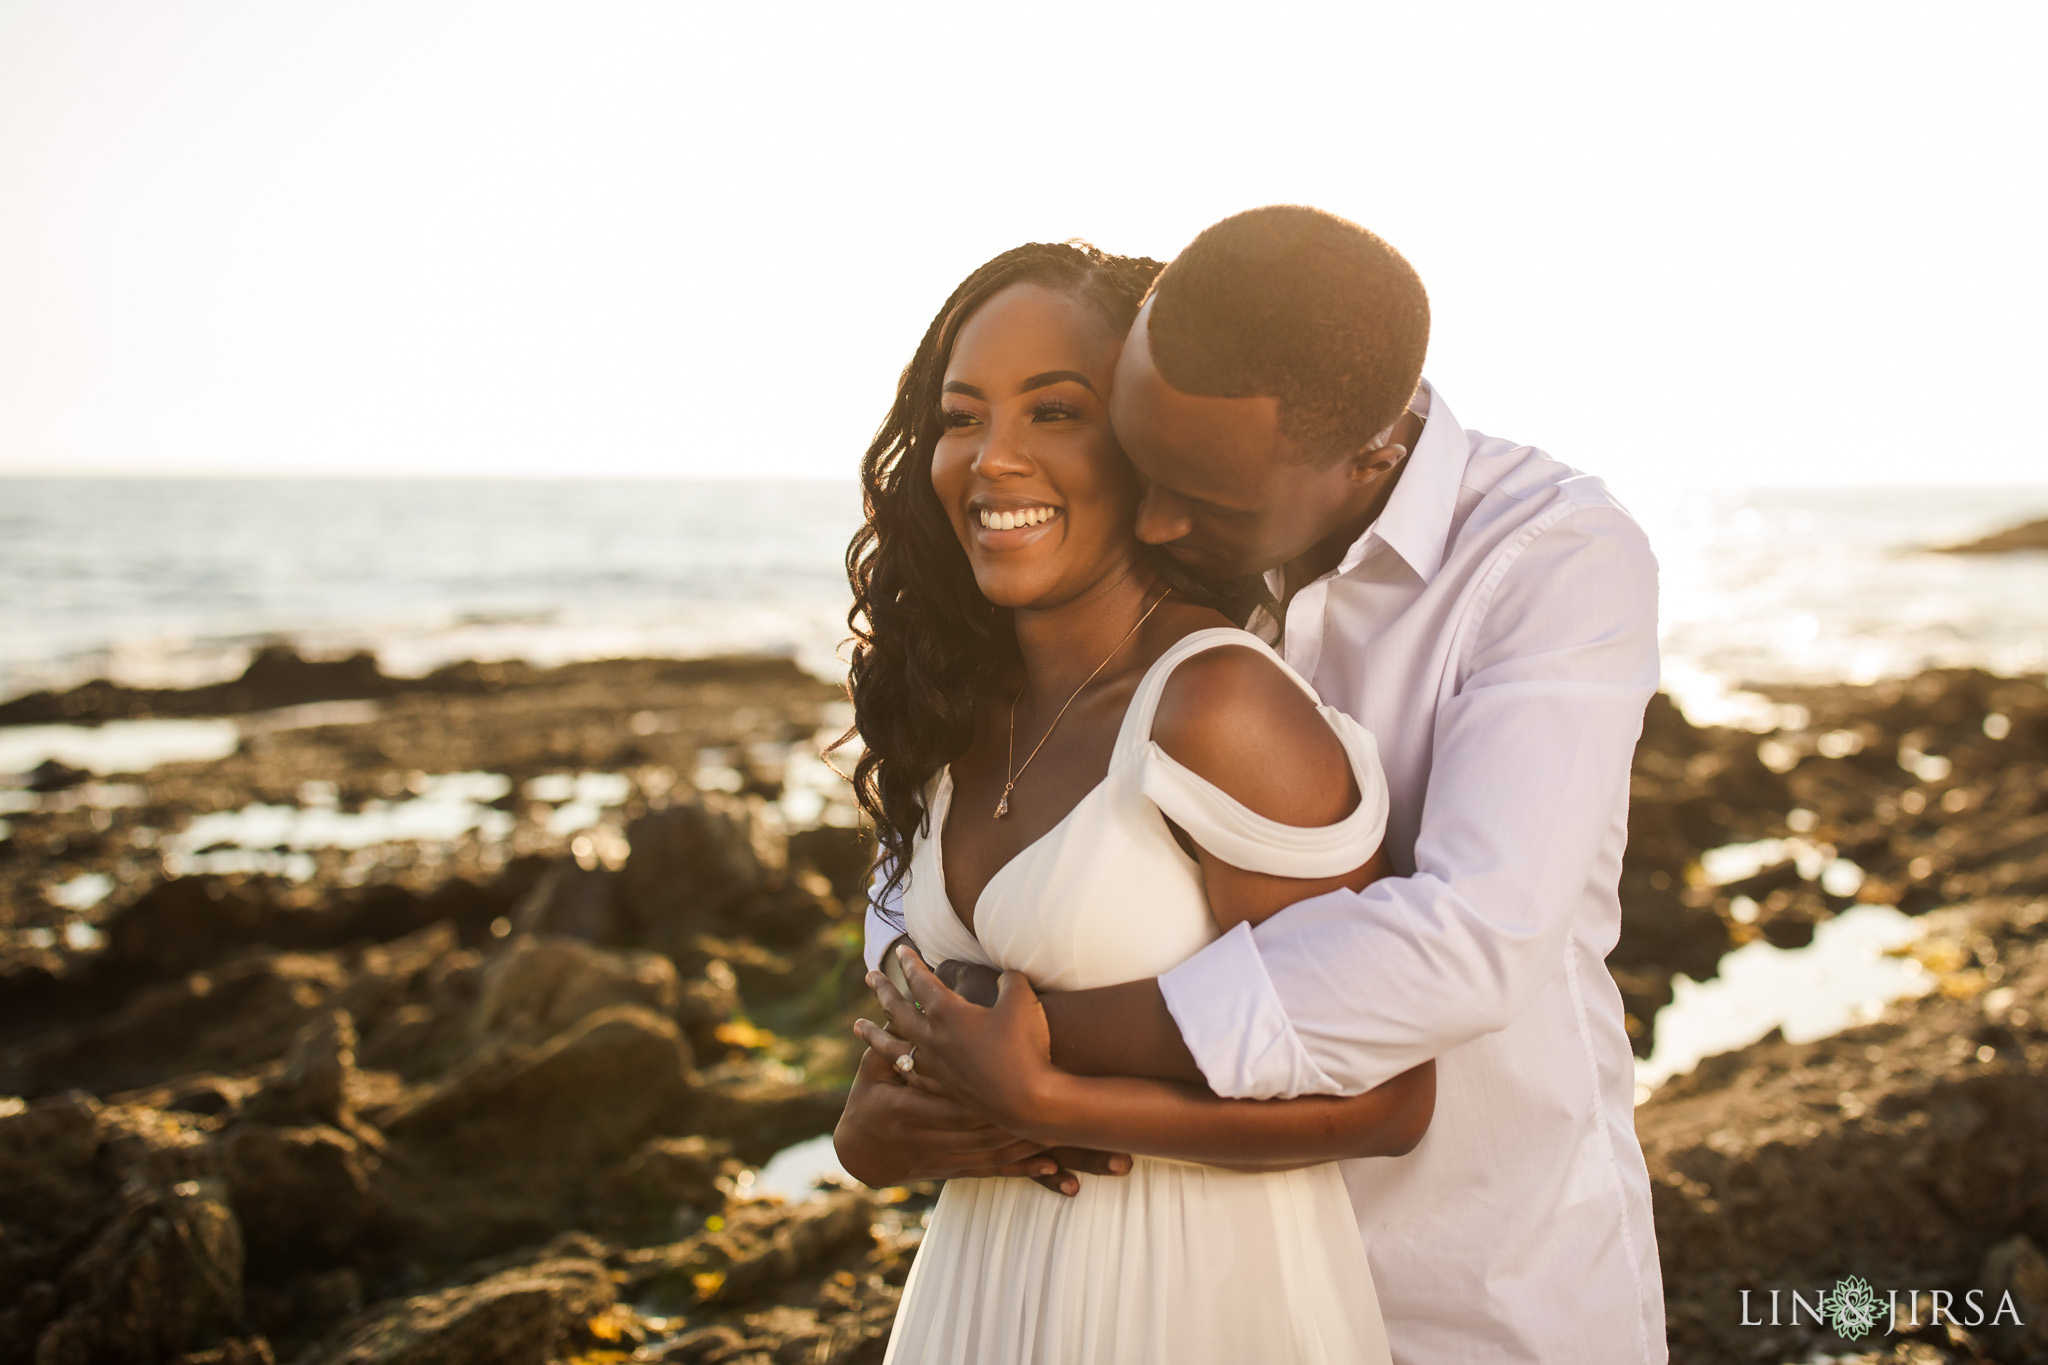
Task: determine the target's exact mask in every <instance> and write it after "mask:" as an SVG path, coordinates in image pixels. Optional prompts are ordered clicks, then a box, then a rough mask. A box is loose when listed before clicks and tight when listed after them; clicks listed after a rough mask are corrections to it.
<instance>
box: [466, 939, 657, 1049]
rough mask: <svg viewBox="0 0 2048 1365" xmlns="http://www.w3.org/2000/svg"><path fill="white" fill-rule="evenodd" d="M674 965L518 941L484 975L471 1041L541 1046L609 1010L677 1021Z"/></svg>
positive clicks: (553, 942) (652, 957)
mask: <svg viewBox="0 0 2048 1365" xmlns="http://www.w3.org/2000/svg"><path fill="white" fill-rule="evenodd" d="M681 999H682V984H681V982H680V980H679V979H678V977H677V974H676V968H675V964H674V963H673V962H671V961H670V960H669V959H668V958H666V957H663V956H661V955H660V954H658V953H647V952H636V951H608V950H606V949H602V948H595V947H592V946H591V945H589V944H587V943H579V942H577V941H575V940H574V939H566V938H532V937H524V936H522V937H519V938H515V939H513V940H512V941H511V942H510V943H509V944H507V945H506V947H505V949H504V950H503V951H502V952H500V953H499V954H498V955H497V956H496V957H494V958H493V959H491V961H490V962H489V963H488V964H487V965H486V966H485V967H484V969H483V976H482V981H481V993H480V995H479V997H478V999H477V1003H476V1008H475V1010H474V1012H473V1014H472V1016H471V1019H470V1024H469V1031H470V1036H471V1037H472V1038H473V1039H475V1040H477V1041H478V1043H479V1044H482V1043H484V1042H486V1041H506V1042H525V1043H537V1042H541V1041H544V1040H546V1039H548V1038H552V1037H554V1036H555V1035H556V1034H557V1033H560V1032H561V1031H562V1030H563V1029H565V1028H567V1027H569V1026H570V1025H571V1024H574V1023H575V1022H577V1021H578V1020H580V1019H582V1018H584V1017H585V1016H587V1015H590V1014H593V1013H595V1012H596V1011H598V1010H601V1009H605V1008H607V1007H609V1006H612V1005H639V1006H642V1007H644V1008H646V1009H648V1010H651V1011H653V1012H654V1013H656V1014H661V1015H673V1014H674V1013H675V1011H676V1008H677V1006H678V1004H679V1003H680V1002H681Z"/></svg>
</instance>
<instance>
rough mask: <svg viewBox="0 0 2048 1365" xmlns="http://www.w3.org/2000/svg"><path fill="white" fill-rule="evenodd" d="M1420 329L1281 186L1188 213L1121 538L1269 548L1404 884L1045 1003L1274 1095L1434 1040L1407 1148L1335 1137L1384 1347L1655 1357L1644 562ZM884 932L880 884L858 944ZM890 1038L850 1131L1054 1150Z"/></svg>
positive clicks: (1094, 1062) (1652, 660)
mask: <svg viewBox="0 0 2048 1365" xmlns="http://www.w3.org/2000/svg"><path fill="white" fill-rule="evenodd" d="M1427 328H1428V305H1427V299H1426V297H1425V296H1424V294H1423V292H1422V287H1421V284H1420V281H1418V280H1416V279H1415V277H1414V273H1413V271H1412V270H1411V269H1410V268H1409V267H1408V265H1407V262H1406V261H1404V260H1402V259H1401V257H1400V256H1399V255H1398V254H1397V253H1395V252H1394V251H1393V250H1392V248H1391V247H1388V246H1387V245H1386V244H1385V243H1384V242H1381V241H1380V240H1379V239H1378V238H1376V237H1374V236H1372V235H1371V234H1370V233H1368V232H1366V231H1364V229H1362V228H1359V227H1357V226H1356V225H1354V224H1351V223H1347V222H1345V221H1343V220H1342V219H1338V218H1334V217H1332V216H1331V215H1328V214H1323V213H1320V212H1317V211H1315V210H1312V209H1304V208H1291V207H1280V208H1267V209H1258V210H1253V211H1251V212H1249V213H1244V214H1240V215H1237V216H1236V217H1234V218H1229V219H1226V220H1224V221H1223V222H1221V223H1218V224H1217V225H1215V226H1214V227H1212V228H1210V229H1208V230H1207V231H1205V232H1204V233H1203V234H1202V235H1201V236H1200V237H1198V238H1197V239H1196V240H1195V241H1194V242H1193V243H1192V244H1190V246H1189V247H1188V249H1187V250H1186V251H1185V252H1183V253H1182V254H1181V256H1180V257H1178V258H1177V259H1176V260H1175V261H1174V262H1173V264H1172V265H1170V266H1168V267H1167V269H1166V271H1165V272H1164V273H1163V274H1162V275H1161V276H1160V278H1159V280H1158V282H1157V284H1156V285H1155V286H1154V289H1153V293H1152V295H1151V297H1150V298H1149V299H1148V301H1147V303H1146V305H1145V307H1144V309H1143V310H1142V311H1141V312H1140V313H1139V315H1138V319H1137V321H1136V323H1135V324H1134V326H1133V327H1132V330H1131V333H1130V337H1129V339H1128V340H1127V342H1126V344H1125V348H1124V352H1123V356H1122V360H1121V362H1120V364H1119V367H1118V370H1117V376H1116V386H1115V390H1114V392H1113V394H1112V396H1111V404H1110V411H1111V418H1112V421H1113V422H1114V424H1115V428H1116V432H1117V435H1118V438H1119V440H1120V441H1121V442H1122V444H1123V446H1124V448H1125V450H1126V451H1127V452H1128V453H1129V455H1130V457H1131V459H1132V461H1133V462H1134V463H1135V464H1136V465H1137V467H1138V469H1139V470H1140V472H1141V473H1142V474H1143V475H1144V476H1145V478H1146V479H1147V480H1148V482H1149V489H1148V492H1147V493H1146V496H1145V500H1144V502H1143V504H1142V506H1141V508H1140V511H1139V517H1138V533H1139V535H1140V537H1141V538H1143V539H1144V540H1145V541H1147V542H1148V543H1151V544H1155V545H1160V546H1162V547H1164V548H1165V549H1166V550H1167V552H1168V553H1170V554H1172V555H1173V556H1174V557H1175V558H1177V559H1179V560H1180V561H1181V562H1183V563H1184V564H1185V565H1187V566H1188V567H1189V568H1191V569H1194V570H1195V571H1197V572H1199V573H1204V574H1208V575H1212V576H1229V575H1236V574H1242V573H1246V572H1264V573H1265V574H1266V576H1267V583H1268V585H1269V586H1270V587H1271V588H1272V589H1273V591H1274V595H1275V597H1276V599H1277V602H1278V606H1277V609H1276V611H1274V612H1272V613H1269V614H1268V615H1267V618H1266V619H1265V620H1264V621H1263V622H1262V623H1259V624H1263V626H1264V627H1265V628H1266V633H1267V634H1268V635H1269V637H1275V636H1276V637H1277V640H1278V643H1279V647H1280V648H1281V650H1282V652H1283V654H1284V655H1285V657H1286V658H1287V660H1288V662H1289V663H1290V664H1291V665H1292V666H1293V667H1294V668H1295V669H1296V670H1297V671H1298V672H1300V673H1301V674H1302V676H1304V677H1305V678H1307V679H1308V680H1309V681H1310V682H1311V683H1313V684H1314V685H1315V687H1316V690H1317V691H1318V692H1319V693H1320V694H1321V695H1322V697H1323V699H1324V701H1325V702H1327V703H1329V704H1330V705H1333V706H1336V707H1339V708H1341V709H1343V710H1345V711H1347V712H1348V713H1350V714H1351V715H1352V716H1354V717H1356V718H1357V719H1358V720H1359V721H1361V722H1362V723H1363V724H1365V726H1366V727H1367V728H1369V729H1370V730H1372V731H1373V732H1374V733H1375V735H1376V736H1377V737H1378V740H1379V744H1380V749H1381V754H1382V757H1383V760H1384V762H1385V765H1386V770H1387V779H1388V783H1389V786H1390V788H1391V792H1392V797H1393V811H1394V813H1393V816H1392V820H1391V823H1390V825H1389V828H1388V831H1387V836H1386V844H1385V848H1386V851H1387V852H1388V854H1389V856H1390V858H1391V860H1392V863H1393V865H1394V868H1395V871H1396V874H1397V875H1395V876H1392V877H1388V878H1385V879H1382V880H1380V881H1378V882H1375V883H1373V884H1372V885H1370V886H1368V887H1367V888H1366V889H1365V890H1364V891H1360V892H1350V891H1339V892H1335V893H1332V894H1329V895H1325V896H1321V897H1318V898H1316V899H1314V900H1310V901H1307V902H1304V903H1302V904H1300V905H1296V906H1293V907H1291V908H1289V909H1287V910H1285V911H1282V912H1281V913H1280V914H1278V915H1276V916H1274V917H1273V918H1272V919H1270V920H1268V921H1267V922H1265V923H1264V924H1263V925H1261V926H1259V927H1258V928H1256V929H1253V928H1249V927H1246V926H1244V925H1240V926H1238V927H1237V928H1236V929H1234V930H1233V931H1232V932H1230V933H1228V934H1225V935H1224V936H1222V937H1221V938H1219V939H1218V940H1216V941H1215V942H1214V943H1212V944H1210V945H1209V946H1208V947H1207V948H1205V949H1204V950H1203V951H1202V952H1200V953H1198V954H1196V955H1195V956H1194V957H1193V958H1191V959H1189V960H1188V961H1187V962H1186V963H1184V964H1182V965H1181V966H1179V967H1177V968H1175V969H1174V970H1173V971H1172V972H1170V973H1168V974H1167V975H1165V976H1163V977H1161V978H1159V979H1158V980H1156V981H1143V982H1133V983H1129V984H1128V985H1124V986H1116V987H1110V988H1107V989H1105V990H1100V991H1086V992H1075V993H1071V994H1068V995H1063V996H1048V997H1046V1001H1045V1004H1046V1012H1047V1016H1048V1018H1049V1019H1050V1021H1051V1025H1052V1030H1053V1047H1054V1059H1055V1060H1056V1061H1057V1062H1059V1063H1060V1064H1061V1065H1063V1066H1066V1067H1068V1068H1069V1069H1072V1070H1076V1071H1093V1072H1098V1073H1118V1074H1134V1075H1157V1076H1168V1077H1178V1078H1199V1079H1201V1080H1203V1081H1206V1083H1207V1084H1208V1085H1209V1087H1210V1088H1211V1089H1213V1090H1214V1091H1215V1092H1216V1093H1217V1094H1219V1095H1223V1096H1228V1097H1238V1098H1272V1097H1286V1096H1294V1095H1302V1094H1311V1093H1343V1094H1358V1093H1362V1092H1364V1091H1366V1090H1369V1089H1372V1088H1373V1087H1375V1086H1377V1085H1379V1084H1381V1083H1382V1082H1384V1081H1387V1080H1389V1079H1390V1078H1392V1077H1394V1076H1396V1075H1399V1074H1400V1073H1402V1072H1404V1071H1406V1070H1408V1069H1409V1068H1410V1067H1413V1066H1415V1065H1417V1064H1418V1063H1420V1062H1422V1061H1425V1060H1427V1059H1430V1058H1435V1059H1436V1061H1437V1105H1436V1117H1435V1120H1434V1123H1433V1124H1432V1126H1431V1129H1430V1131H1429V1133H1428V1135H1427V1136H1426V1137H1425V1138H1424V1139H1423V1141H1422V1143H1421V1145H1420V1146H1419V1147H1418V1148H1417V1149H1416V1150H1415V1151H1414V1152H1413V1153H1412V1154H1411V1155H1409V1156H1407V1157H1404V1158H1400V1159H1383V1160H1369V1161H1357V1162H1349V1163H1346V1180H1347V1183H1348V1185H1349V1187H1350V1190H1351V1193H1352V1197H1353V1202H1354V1204H1355V1205H1356V1208H1357V1214H1358V1222H1359V1225H1360V1228H1361V1230H1362V1231H1363V1234H1364V1237H1365V1241H1366V1245H1367V1248H1368V1251H1369V1254H1370V1257H1371V1262H1372V1268H1373V1276H1374V1280H1375V1283H1376V1285H1377V1287H1378V1292H1379V1296H1380V1305H1381V1310H1382V1312H1383V1314H1384V1315H1385V1318H1386V1321H1387V1324H1388V1330H1389V1335H1390V1338H1391V1343H1392V1347H1393V1352H1394V1356H1395V1358H1396V1360H1398V1361H1402V1362H1412V1363H1414V1365H1420V1363H1421V1362H1430V1365H1437V1363H1438V1362H1464V1361H1471V1362H1479V1361H1535V1360H1541V1361H1558V1362H1573V1363H1574V1365H1584V1363H1585V1362H1605V1361H1614V1362H1621V1361H1627V1362H1654V1361H1660V1360H1662V1359H1663V1358H1664V1354H1665V1351H1664V1345H1663V1337H1664V1324H1663V1304H1662V1292H1661V1287H1660V1282H1659V1275H1658V1264H1657V1256H1656V1246H1655V1239H1654V1230H1653V1227H1652V1223H1651V1216H1650V1199H1649V1182H1648V1175H1647V1172H1646V1170H1645V1168H1644V1164H1643V1159H1642V1154H1641V1151H1640V1149H1639V1147H1638V1146H1637V1144H1636V1141H1635V1134H1634V1117H1633V1096H1634V1076H1633V1065H1632V1057H1631V1053H1630V1049H1629V1044H1628V1039H1627V1035H1626V1033H1625V1031H1624V1029H1623V1026H1622V1008H1621V1000H1620V995H1619V993H1618V992H1617V990H1616V989H1615V986H1614V983H1613V980H1612V978H1611V977H1609V975H1608V974H1607V972H1606V970H1605V967H1604V962H1605V958H1606V955H1607V953H1608V951H1609V950H1610V949H1611V948H1612V947H1613V946H1614V942H1615V939H1616V937H1617V935H1618V934H1619V932H1620V918H1621V911H1620V903H1619V900H1618V898H1617V895H1616V884H1617V882H1618V879H1619V876H1620V867H1621V854H1622V846H1623V842H1624V839H1625V834H1626V811H1627V799H1628V774H1629V760H1630V756H1631V754H1632V752H1633V749H1634V745H1635V741H1636V739H1637V736H1638V734H1639V732H1640V728H1641V723H1642V715H1643V708H1644V706H1645V704H1646V703H1647V701H1648V699H1649V697H1650V695H1651V693H1652V692H1653V691H1654V690H1655V689H1656V686H1657V682H1658V671H1657V648H1656V564H1655V561H1654V559H1653V558H1652V557H1651V554H1650V551H1649V548H1648V545H1647V543H1646V541H1645V540H1644V537H1643V535H1642V533H1641V531H1640V530H1639V529H1638V528H1637V527H1636V525H1635V523H1634V522H1633V521H1632V520H1631V519H1630V518H1629V516H1628V514H1627V513H1626V512H1625V511H1623V510H1622V509H1621V507H1620V506H1619V505H1618V504H1616V503H1615V502H1614V500H1613V499H1612V497H1611V496H1610V495H1609V494H1608V493H1607V491H1606V490H1605V488H1604V487H1603V486H1602V485H1601V484H1600V483H1599V482H1598V481H1597V480H1594V479H1592V478H1589V477H1587V476H1585V475H1582V474H1579V473H1577V472H1576V471H1574V470H1572V469H1569V468H1567V467H1566V466H1564V465H1562V464H1560V463H1558V462H1557V461H1555V460H1553V459H1551V458H1550V457H1549V456H1547V455H1545V454H1543V453H1542V452H1540V451H1537V450H1534V449H1532V448H1530V447H1527V446H1516V445H1513V444H1512V443H1510V442H1507V441H1501V440H1496V439H1493V438H1490V437H1487V436H1483V435H1481V434H1479V433H1477V432H1468V431H1466V430H1464V429H1463V428H1461V427H1460V426H1459V425H1458V423H1457V421H1456V419H1455V418H1453V417H1452V415H1451V413H1450V411H1449V409H1448V407H1447V406H1446V405H1445V403H1444V401H1443V399H1442V397H1441V396H1440V395H1438V394H1437V393H1436V392H1435V391H1434V390H1433V389H1432V388H1430V387H1429V386H1428V385H1427V384H1422V385H1420V386H1418V385H1417V384H1416V378H1415V377H1416V375H1417V374H1418V373H1419V371H1420V368H1421V358H1422V350H1423V347H1424V346H1425V345H1426V339H1427ZM1411 393H1412V395H1413V401H1412V403H1410V402H1409V401H1408V400H1409V395H1410V394H1411ZM1404 404H1406V410H1405V411H1404V410H1403V405H1404ZM1389 420H1392V423H1393V424H1392V426H1391V427H1388V426H1386V423H1388V422H1389ZM1411 452H1412V453H1411ZM901 934H902V926H901V922H900V918H896V917H895V916H894V907H893V906H890V905H883V906H877V907H874V908H872V910H871V913H870V918H869V950H870V958H869V960H870V963H871V964H873V963H876V962H878V961H879V960H880V958H881V954H882V952H883V950H884V949H886V948H887V947H888V946H889V945H890V944H891V943H892V942H894V941H895V940H896V939H898V938H899V937H900V935H901ZM886 991H887V988H885V993H886ZM923 1003H924V1004H926V1005H927V1007H929V1008H931V1009H932V1010H934V1011H940V1010H944V1009H953V1008H968V1009H971V1008H975V1006H973V1005H969V1004H966V1003H964V1002H962V1001H959V1000H958V999H957V998H954V997H950V996H948V997H947V998H945V999H943V1000H926V1001H924V1002H923ZM916 1027H917V1024H916V1023H915V1022H914V1023H913V1025H912V1037H911V1039H910V1040H909V1041H911V1042H914V1041H915V1032H914V1030H915V1028H916ZM906 1045H907V1044H906ZM887 1060H888V1059H887V1058H886V1057H882V1056H877V1057H874V1058H871V1059H870V1061H869V1062H868V1063H867V1064H864V1067H863V1072H862V1079H861V1081H860V1083H859V1084H858V1085H857V1086H856V1089H855V1093H854V1095H853V1097H852V1099H851V1100H850V1101H849V1105H848V1110H847V1116H846V1119H845V1120H844V1121H843V1122H842V1125H841V1146H842V1149H843V1150H853V1151H857V1152H859V1153H861V1158H860V1159H861V1162H862V1165H863V1169H864V1170H866V1171H875V1170H886V1171H887V1172H888V1174H889V1175H890V1177H891V1178H893V1179H908V1178H917V1177H936V1176H947V1175H959V1174H979V1173H984V1172H986V1171H990V1170H996V1169H1002V1170H1006V1171H1013V1172H1020V1173H1027V1174H1037V1173H1039V1172H1041V1171H1043V1170H1046V1169H1049V1167H1050V1162H1049V1161H1047V1160H1046V1159H1045V1158H1038V1159H1037V1161H1038V1162H1039V1163H1042V1164H1037V1165H1034V1164H1031V1163H1026V1162H1018V1161H1016V1160H1015V1159H1014V1158H1015V1157H1016V1155H1017V1153H1016V1150H1015V1148H1014V1147H1010V1146H1006V1145H1004V1143H1003V1141H1002V1139H1003V1138H1004V1137H1005V1136H1006V1135H1003V1134H1001V1133H1000V1132H997V1131H995V1130H990V1129H987V1128H986V1126H985V1125H979V1124H978V1123H977V1122H976V1121H975V1119H974V1118H973V1116H972V1115H971V1114H968V1113H966V1112H965V1111H964V1110H958V1109H957V1108H949V1107H948V1102H947V1101H945V1100H944V1099H942V1098H939V1097H936V1096H931V1095H927V1094H923V1093H922V1092H919V1091H915V1090H912V1089H911V1088H909V1087H906V1086H900V1085H892V1084H890V1082H889V1073H888V1071H887V1070H886V1066H887ZM1062 1159H1063V1160H1065V1161H1067V1163H1068V1164H1069V1165H1074V1166H1078V1167H1079V1168H1081V1169H1090V1170H1096V1171H1108V1172H1112V1173H1113V1172H1115V1171H1117V1170H1118V1169H1121V1168H1122V1166H1123V1164H1124V1163H1122V1162H1121V1161H1120V1160H1119V1159H1114V1158H1105V1157H1100V1156H1096V1157H1088V1156H1086V1155H1085V1154H1080V1155H1073V1156H1065V1155H1063V1156H1062ZM977 1160H979V1161H980V1162H981V1164H980V1165H979V1166H977V1165H976V1162H977ZM1051 1178H1052V1179H1053V1180H1055V1181H1060V1182H1066V1183H1067V1188H1069V1189H1071V1188H1073V1185H1072V1184H1071V1182H1072V1181H1073V1180H1074V1179H1075V1177H1074V1176H1072V1175H1071V1174H1067V1173H1066V1172H1065V1171H1058V1172H1055V1173H1054V1175H1053V1176H1052V1177H1051Z"/></svg>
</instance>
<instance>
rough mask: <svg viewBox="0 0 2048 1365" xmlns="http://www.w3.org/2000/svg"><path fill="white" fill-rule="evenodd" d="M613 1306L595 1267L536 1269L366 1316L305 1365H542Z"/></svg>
mask: <svg viewBox="0 0 2048 1365" xmlns="http://www.w3.org/2000/svg"><path fill="white" fill-rule="evenodd" d="M614 1298H615V1295H614V1292H613V1286H612V1280H611V1276H610V1275H609V1273H608V1272H607V1271H606V1268H605V1266H604V1264H603V1263H602V1262H600V1261H595V1260H584V1259H575V1258H564V1259H560V1260H553V1261H543V1262H540V1263H538V1264H536V1265H531V1266H524V1267H521V1268H518V1269H514V1270H507V1271H503V1272H500V1273H499V1274H496V1275H493V1276H490V1277H489V1278H487V1279H484V1280H482V1281H479V1282H478V1283H475V1284H470V1285H463V1286H460V1287H458V1288H454V1289H445V1290H442V1291H440V1292H438V1293H433V1294H421V1295H417V1296H415V1297H413V1298H409V1299H405V1300H403V1301H401V1302H398V1303H395V1304H390V1305H385V1306H380V1307H378V1308H376V1309H373V1310H371V1312H370V1313H369V1314H368V1315H366V1317H367V1320H366V1321H362V1322H360V1323H358V1324H354V1325H352V1327H350V1328H348V1329H345V1335H344V1337H343V1339H342V1340H341V1341H340V1343H339V1344H338V1345H336V1346H334V1347H332V1348H330V1349H327V1350H323V1351H319V1352H316V1353H315V1354H313V1355H312V1356H311V1357H310V1358H309V1361H308V1365H548V1362H550V1361H553V1360H555V1359H557V1348H558V1347H560V1346H561V1345H562V1344H563V1343H564V1342H565V1341H567V1340H568V1339H569V1338H570V1337H571V1335H572V1333H574V1332H575V1331H576V1329H577V1328H578V1327H580V1326H581V1325H583V1324H585V1323H587V1322H588V1321H589V1320H590V1319H591V1318H592V1317H594V1316H596V1315H597V1314H599V1313H602V1312H603V1311H604V1310H605V1309H607V1308H609V1307H610V1306H611V1305H612V1303H613V1300H614Z"/></svg>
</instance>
